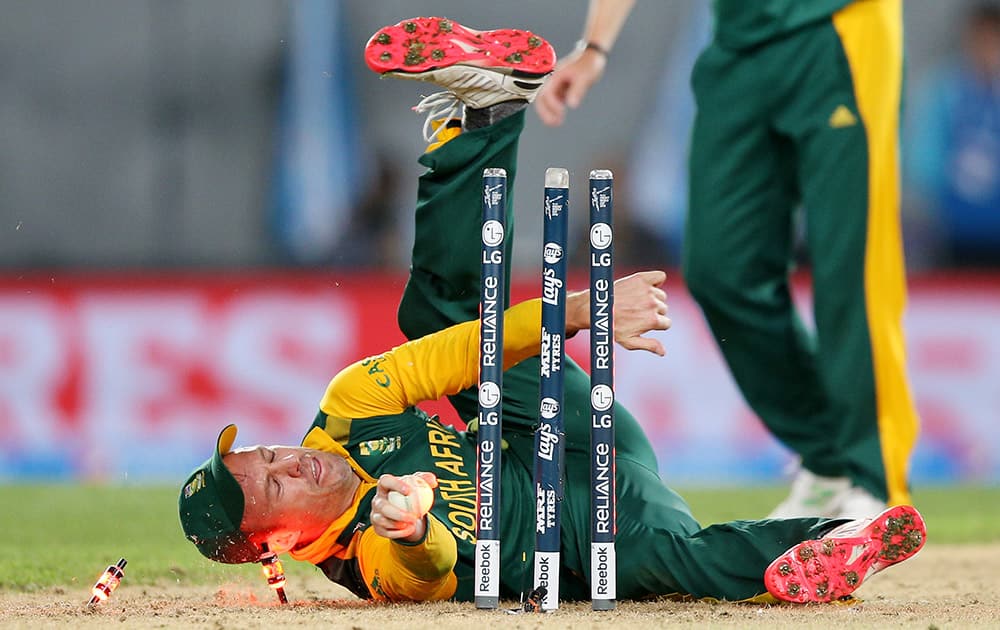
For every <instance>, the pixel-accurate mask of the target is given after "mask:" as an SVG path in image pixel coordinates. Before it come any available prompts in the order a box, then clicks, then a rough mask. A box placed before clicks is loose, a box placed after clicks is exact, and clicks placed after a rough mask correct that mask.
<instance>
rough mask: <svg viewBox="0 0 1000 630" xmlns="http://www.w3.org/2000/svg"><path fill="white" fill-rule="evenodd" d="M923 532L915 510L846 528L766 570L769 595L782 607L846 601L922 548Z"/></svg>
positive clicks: (899, 509)
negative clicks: (879, 574) (870, 579)
mask: <svg viewBox="0 0 1000 630" xmlns="http://www.w3.org/2000/svg"><path fill="white" fill-rule="evenodd" d="M926 538H927V527H926V526H925V525H924V519H923V518H922V517H921V516H920V513H919V512H917V510H916V509H915V508H913V507H912V506H909V505H898V506H896V507H893V508H890V509H888V510H886V511H885V512H882V513H881V514H879V515H878V516H876V517H875V518H872V519H862V520H857V521H850V522H848V523H844V524H843V525H840V526H839V527H836V528H834V529H832V530H831V531H830V532H829V533H828V534H827V535H825V536H823V537H822V538H820V539H818V540H807V541H805V542H801V543H799V544H797V545H795V546H794V547H792V548H791V549H789V550H788V551H786V552H785V553H783V554H781V556H779V557H778V558H777V559H776V560H775V561H774V562H772V563H771V564H770V565H769V566H768V567H767V569H766V570H765V571H764V585H765V586H766V587H767V591H768V592H769V593H771V595H774V596H775V597H777V598H778V599H780V600H782V601H786V602H795V603H799V604H805V603H810V602H815V603H822V602H830V601H833V600H838V599H841V598H844V597H846V596H848V595H850V594H851V593H853V592H854V591H855V589H857V588H858V587H859V586H861V584H862V583H863V582H864V581H865V580H866V579H867V578H869V577H871V576H872V575H874V574H875V573H878V572H879V571H881V570H882V569H884V568H886V567H888V566H891V565H893V564H897V563H899V562H902V561H903V560H906V559H907V558H909V557H911V556H913V555H914V554H915V553H917V552H918V551H920V548H921V547H923V546H924V540H925V539H926Z"/></svg>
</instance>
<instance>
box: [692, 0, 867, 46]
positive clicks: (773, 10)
mask: <svg viewBox="0 0 1000 630" xmlns="http://www.w3.org/2000/svg"><path fill="white" fill-rule="evenodd" d="M853 1H854V0H714V2H713V5H712V8H713V10H714V13H715V41H716V42H717V43H718V44H720V45H722V46H724V47H726V48H730V49H737V50H741V49H744V48H752V47H753V46H756V45H758V44H761V43H763V42H766V41H768V40H771V39H774V38H775V37H780V36H782V35H784V34H786V33H791V32H792V31H795V30H797V29H798V28H799V27H801V26H804V25H806V24H809V23H811V22H815V21H816V20H820V19H823V18H828V17H830V16H831V15H832V14H833V13H835V12H837V11H838V10H840V9H841V8H843V7H845V6H847V5H848V4H850V3H851V2H853Z"/></svg>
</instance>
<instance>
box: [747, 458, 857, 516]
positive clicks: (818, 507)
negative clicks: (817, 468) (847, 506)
mask: <svg viewBox="0 0 1000 630" xmlns="http://www.w3.org/2000/svg"><path fill="white" fill-rule="evenodd" d="M850 489H851V481H850V480H849V479H848V478H847V477H821V476H820V475H816V474H813V473H812V472H810V471H808V470H806V469H805V468H800V469H799V472H798V474H796V475H795V480H794V481H792V490H791V492H789V493H788V497H787V498H786V499H785V500H784V501H782V502H781V503H779V504H778V506H777V507H775V508H774V510H772V511H771V513H770V514H768V515H767V518H798V517H801V516H825V517H835V516H838V515H839V514H840V507H841V504H842V503H843V501H844V498H845V497H846V496H847V494H848V492H850ZM876 513H877V512H876ZM874 514H875V513H872V514H867V515H866V516H873V515H874Z"/></svg>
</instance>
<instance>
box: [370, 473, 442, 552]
mask: <svg viewBox="0 0 1000 630" xmlns="http://www.w3.org/2000/svg"><path fill="white" fill-rule="evenodd" d="M413 474H414V475H418V476H420V477H421V478H422V479H423V480H424V481H426V482H427V485H429V486H430V487H431V488H437V485H438V482H437V477H436V476H435V475H434V473H429V472H416V473H413ZM391 490H395V491H396V492H400V493H402V494H405V495H409V494H410V492H415V489H413V488H411V487H410V485H409V484H407V483H406V480H405V479H403V478H402V477H397V476H395V475H389V474H385V475H382V476H381V477H379V478H378V485H377V486H376V487H375V498H374V499H372V512H371V524H372V527H374V528H375V533H376V534H378V535H379V536H384V537H386V538H391V539H394V540H402V541H404V542H416V541H418V540H420V539H421V538H423V537H424V532H426V531H427V516H426V515H425V516H423V517H421V518H416V517H414V516H413V515H412V514H410V513H408V512H406V511H404V510H401V509H400V508H398V507H396V506H395V505H393V504H392V503H390V502H389V491H391Z"/></svg>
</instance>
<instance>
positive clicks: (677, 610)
mask: <svg viewBox="0 0 1000 630" xmlns="http://www.w3.org/2000/svg"><path fill="white" fill-rule="evenodd" d="M997 567H1000V544H992V545H962V546H943V545H942V546H933V545H928V546H927V547H926V548H925V549H924V550H922V551H921V552H920V553H919V554H918V555H917V556H916V557H915V558H913V559H912V560H909V561H907V562H906V563H905V564H903V565H900V566H899V567H894V568H892V569H889V570H888V571H885V572H883V573H881V574H879V575H878V576H876V577H874V578H873V579H872V580H871V581H870V582H867V583H865V584H864V585H863V586H862V587H861V589H859V591H858V592H857V595H858V596H859V597H860V598H862V599H863V600H864V601H863V602H862V603H860V604H857V605H854V606H849V607H848V606H835V605H811V606H792V605H784V606H760V605H747V604H709V603H704V602H688V603H684V602H673V601H653V602H641V603H639V602H619V604H618V609H617V610H615V611H613V612H603V613H596V612H592V611H591V610H590V604H589V602H587V603H572V604H566V603H564V604H563V605H562V607H561V608H560V609H559V610H558V611H556V612H553V613H549V614H545V615H531V614H523V613H522V614H509V613H506V612H504V611H502V610H501V611H478V610H476V609H475V608H473V606H472V605H471V604H456V603H433V604H408V605H401V604H397V605H372V604H367V603H365V602H362V601H359V600H357V599H354V598H353V596H351V595H350V594H348V593H347V592H346V591H342V590H340V589H339V587H337V586H335V585H333V584H331V583H330V582H327V581H326V579H325V578H324V577H322V575H320V574H319V573H318V572H317V573H316V574H315V577H310V578H309V579H308V580H302V579H301V578H300V579H297V580H296V582H295V583H289V584H288V594H289V598H290V599H291V600H292V604H291V605H289V606H280V605H278V603H277V598H275V597H274V596H273V593H272V592H270V590H268V589H267V587H266V586H264V585H263V584H261V583H253V584H251V583H250V582H251V581H250V580H248V581H247V582H246V583H242V584H225V585H220V586H212V587H210V586H200V587H184V586H178V585H169V586H164V587H152V586H141V585H133V586H131V587H130V586H129V584H128V578H127V577H126V581H125V582H123V583H122V586H121V587H120V588H119V589H118V591H117V592H115V594H114V595H113V596H112V598H111V599H110V600H109V601H108V602H105V603H104V604H102V605H100V606H99V607H97V608H95V609H93V610H88V609H87V607H86V606H85V605H84V603H85V602H86V599H87V598H88V596H89V594H88V593H86V592H76V589H72V592H71V589H66V588H57V589H51V590H48V591H45V592H36V593H10V592H5V593H0V597H2V604H0V626H2V627H4V628H11V627H14V628H20V627H23V628H53V627H60V628H62V627H72V628H91V627H93V628H97V627H101V628H108V627H123V628H212V629H217V628H287V627H297V628H311V627H320V626H323V627H328V628H351V629H365V630H394V629H397V628H398V629H401V630H402V629H406V630H410V629H421V628H428V629H433V630H451V629H453V628H454V629H459V628H461V629H465V628H471V627H475V626H479V627H480V628H484V627H487V626H488V627H489V629H490V630H498V629H502V628H544V629H546V630H549V629H551V628H580V629H583V628H594V629H598V628H599V629H600V630H606V629H608V628H629V629H630V630H636V629H637V628H651V627H664V626H669V627H697V628H706V627H711V628H752V627H760V628H768V629H769V630H781V629H785V628H787V629H792V628H794V629H795V630H803V629H806V628H817V629H818V628H824V629H826V628H834V627H836V628H838V630H841V629H845V628H892V627H902V628H924V629H927V628H942V629H944V628H987V627H992V628H996V627H1000V570H998V569H997ZM509 606H511V607H513V606H514V603H513V602H510V603H509Z"/></svg>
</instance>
